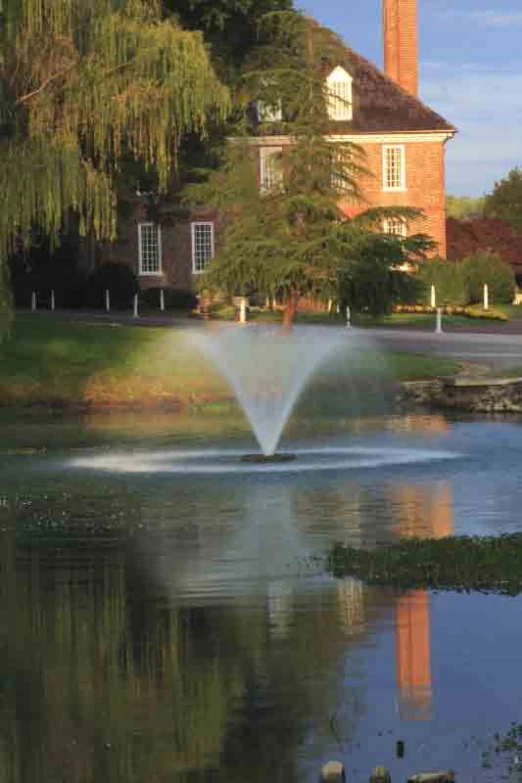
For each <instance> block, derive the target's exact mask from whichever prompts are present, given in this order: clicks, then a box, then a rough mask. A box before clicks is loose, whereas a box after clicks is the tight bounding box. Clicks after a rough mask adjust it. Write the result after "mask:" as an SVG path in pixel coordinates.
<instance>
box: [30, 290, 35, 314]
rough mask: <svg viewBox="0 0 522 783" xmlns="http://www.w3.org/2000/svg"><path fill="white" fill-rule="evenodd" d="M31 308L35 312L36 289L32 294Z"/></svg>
mask: <svg viewBox="0 0 522 783" xmlns="http://www.w3.org/2000/svg"><path fill="white" fill-rule="evenodd" d="M31 310H32V311H33V313H34V311H35V310H36V291H33V293H32V294H31Z"/></svg>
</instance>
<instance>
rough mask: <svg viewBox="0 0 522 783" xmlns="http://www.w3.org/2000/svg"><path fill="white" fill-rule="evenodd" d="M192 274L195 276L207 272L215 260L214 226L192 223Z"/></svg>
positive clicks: (211, 224)
mask: <svg viewBox="0 0 522 783" xmlns="http://www.w3.org/2000/svg"><path fill="white" fill-rule="evenodd" d="M190 236H191V246H192V272H193V274H195V275H198V274H200V273H201V272H203V271H204V270H205V267H206V266H207V264H208V263H209V262H210V261H212V259H213V258H214V224H213V223H191V224H190Z"/></svg>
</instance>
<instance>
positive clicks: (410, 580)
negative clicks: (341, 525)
mask: <svg viewBox="0 0 522 783" xmlns="http://www.w3.org/2000/svg"><path fill="white" fill-rule="evenodd" d="M327 567H328V571H329V572H330V573H331V574H332V575H333V576H336V577H338V578H343V577H354V578H357V579H360V580H361V581H363V582H365V583H366V584H368V585H380V586H384V585H386V586H389V587H393V588H396V589H401V590H419V589H425V590H452V591H461V592H464V591H465V592H470V591H477V592H488V593H499V594H503V595H519V594H520V593H522V533H513V534H509V535H501V536H487V537H480V536H458V537H448V538H442V539H403V540H400V541H398V542H397V543H394V544H390V545H383V546H378V547H376V548H375V549H373V550H368V549H355V548H353V547H348V546H343V545H342V544H336V545H335V546H334V547H333V548H332V549H331V551H330V552H329V554H328V558H327Z"/></svg>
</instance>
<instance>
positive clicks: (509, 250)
mask: <svg viewBox="0 0 522 783" xmlns="http://www.w3.org/2000/svg"><path fill="white" fill-rule="evenodd" d="M446 239H447V257H448V259H449V260H450V261H460V260H461V259H463V258H466V256H469V255H471V253H475V252H477V251H478V250H492V251H493V252H495V253H498V254H499V255H500V256H501V257H502V258H503V260H504V261H506V262H507V263H509V264H511V266H512V267H513V269H514V270H515V273H516V274H517V275H522V233H520V232H519V231H517V229H516V228H513V226H511V225H510V224H509V223H506V221H505V220H501V219H500V218H474V219H473V220H457V219H456V218H448V219H447V221H446Z"/></svg>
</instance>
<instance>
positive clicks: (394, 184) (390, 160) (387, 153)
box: [382, 144, 406, 190]
mask: <svg viewBox="0 0 522 783" xmlns="http://www.w3.org/2000/svg"><path fill="white" fill-rule="evenodd" d="M382 187H383V190H406V149H405V147H404V144H385V145H384V146H383V148H382Z"/></svg>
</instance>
